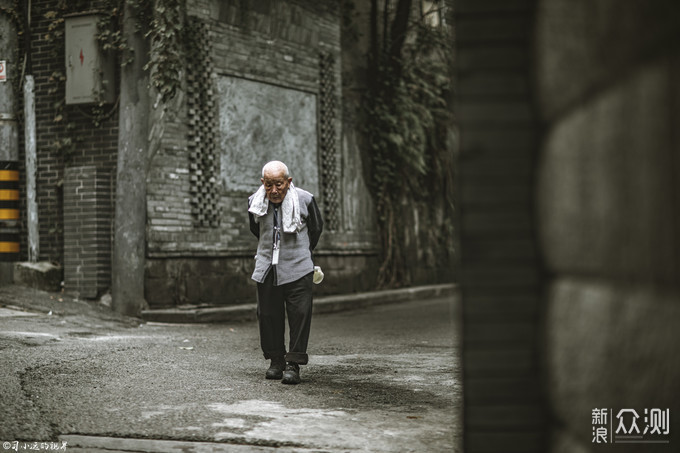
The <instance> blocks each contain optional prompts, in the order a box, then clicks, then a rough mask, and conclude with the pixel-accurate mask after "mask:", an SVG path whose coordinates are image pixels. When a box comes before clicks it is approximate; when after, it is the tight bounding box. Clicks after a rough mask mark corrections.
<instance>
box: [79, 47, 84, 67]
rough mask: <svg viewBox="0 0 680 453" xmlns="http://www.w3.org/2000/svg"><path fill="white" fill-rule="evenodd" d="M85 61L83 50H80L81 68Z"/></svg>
mask: <svg viewBox="0 0 680 453" xmlns="http://www.w3.org/2000/svg"><path fill="white" fill-rule="evenodd" d="M84 59H85V57H84V56H83V49H80V66H82V65H83V60H84Z"/></svg>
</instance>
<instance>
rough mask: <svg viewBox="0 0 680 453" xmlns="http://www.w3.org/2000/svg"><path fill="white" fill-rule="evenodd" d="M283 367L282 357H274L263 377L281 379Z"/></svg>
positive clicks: (284, 362) (284, 363) (284, 365)
mask: <svg viewBox="0 0 680 453" xmlns="http://www.w3.org/2000/svg"><path fill="white" fill-rule="evenodd" d="M284 368H286V361H285V360H284V359H283V357H274V358H273V359H272V363H271V365H269V369H268V370H267V373H265V375H264V377H265V378H267V379H281V378H282V377H283V370H284Z"/></svg>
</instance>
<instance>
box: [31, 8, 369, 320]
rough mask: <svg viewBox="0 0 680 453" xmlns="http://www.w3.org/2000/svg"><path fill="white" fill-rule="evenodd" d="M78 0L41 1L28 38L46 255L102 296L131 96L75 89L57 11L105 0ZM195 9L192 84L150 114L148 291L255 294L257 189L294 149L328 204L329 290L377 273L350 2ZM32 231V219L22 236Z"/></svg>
mask: <svg viewBox="0 0 680 453" xmlns="http://www.w3.org/2000/svg"><path fill="white" fill-rule="evenodd" d="M76 3H77V4H76ZM76 3H74V4H71V5H64V4H63V3H60V2H56V1H49V0H45V1H36V2H33V4H32V7H31V11H30V16H31V24H32V25H31V34H30V39H29V40H27V41H26V42H25V43H24V44H23V47H25V48H26V49H24V50H26V51H27V52H28V53H30V55H31V60H32V67H31V71H32V73H33V75H34V77H35V80H36V94H35V95H36V105H37V109H36V113H37V137H38V144H37V145H38V146H37V148H38V171H37V178H38V183H37V199H38V206H39V219H40V220H39V222H40V223H39V225H40V242H41V243H40V245H41V247H40V259H42V260H50V261H55V262H59V263H61V264H63V268H64V285H65V290H66V291H67V292H70V293H73V294H78V295H80V296H82V297H87V298H95V297H98V296H100V295H101V294H103V293H104V292H106V291H107V290H108V289H109V287H110V285H111V280H110V273H111V253H112V250H113V247H114V246H115V244H113V234H112V232H113V228H114V225H113V223H114V214H113V213H114V209H113V206H114V203H115V200H114V194H115V193H116V180H115V179H116V176H115V175H116V171H115V169H116V158H117V146H118V142H117V140H118V121H119V118H118V114H119V109H118V105H117V101H113V102H111V103H105V104H103V105H95V104H88V103H84V104H71V103H68V102H64V99H65V98H66V93H65V89H64V86H65V84H64V80H63V76H64V74H63V73H64V65H65V63H64V62H65V60H68V58H69V56H68V55H66V54H67V53H68V50H65V49H64V45H63V42H64V36H63V34H64V33H63V30H64V26H63V24H62V23H61V22H59V20H56V19H55V17H56V18H57V19H58V18H61V17H69V16H73V15H78V14H81V13H91V12H93V11H94V12H102V11H105V10H106V8H107V7H108V3H107V1H103V0H102V1H95V0H93V1H89V2H76ZM186 13H187V14H186V24H185V25H186V29H187V31H188V34H187V36H188V39H187V42H186V46H185V54H184V55H182V57H183V61H184V62H185V65H186V66H185V69H184V72H183V74H182V85H181V87H180V89H179V91H178V94H177V95H176V97H175V98H174V99H173V100H172V101H171V103H170V104H169V105H167V106H166V109H165V110H164V111H163V113H162V114H155V115H156V116H155V117H154V121H153V124H152V125H151V126H150V128H151V133H150V140H152V141H153V142H154V146H153V147H151V148H152V149H151V156H150V168H149V172H148V176H147V181H146V184H147V202H146V204H147V213H146V215H147V220H146V225H147V228H146V238H147V241H146V267H145V288H146V289H145V298H146V300H147V302H148V303H149V305H150V306H151V307H166V306H172V305H182V304H211V305H225V304H227V305H228V304H234V303H242V302H244V301H251V300H252V297H253V288H252V287H251V286H252V285H253V284H252V282H251V281H250V279H249V275H250V273H251V270H252V267H253V259H252V258H253V254H254V250H255V245H256V244H255V239H254V238H253V237H252V235H251V234H250V233H249V231H248V228H247V215H246V203H247V197H248V195H249V194H250V193H252V192H253V191H254V190H256V189H257V187H258V186H259V176H260V175H259V172H260V169H261V167H262V165H263V164H264V163H266V162H267V161H268V160H271V159H280V160H283V161H285V162H286V163H287V164H288V165H289V167H290V168H291V173H292V176H293V178H294V183H296V184H297V185H298V186H300V187H302V188H305V189H307V190H309V191H311V192H313V193H314V194H315V196H316V198H317V200H318V201H319V204H320V206H321V209H322V211H323V214H324V217H325V220H326V233H325V234H324V235H323V237H322V241H321V243H320V244H319V247H318V248H317V252H316V255H315V257H316V261H318V263H319V264H321V266H322V267H323V268H324V270H325V272H326V275H328V276H332V278H328V279H327V281H326V282H324V285H322V286H320V287H319V288H318V289H319V291H320V292H322V293H323V292H326V293H336V292H346V291H358V290H366V289H369V288H371V286H372V285H373V284H374V281H375V270H376V267H377V266H376V262H377V243H376V237H375V222H374V214H373V207H372V201H371V197H370V194H369V192H368V189H367V184H366V181H365V177H364V173H365V172H364V169H363V168H362V166H361V158H360V155H359V150H358V147H357V145H356V143H354V142H353V141H351V140H347V139H346V137H347V136H351V135H352V127H350V126H345V125H344V124H343V116H344V113H343V100H342V96H343V93H342V90H343V83H342V74H343V66H342V65H343V62H342V57H341V53H342V52H341V11H340V6H339V3H338V2H335V1H330V0H329V1H320V2H319V1H314V2H312V1H297V0H290V1H276V2H274V1H268V2H256V1H246V2H233V1H226V2H224V1H217V0H212V1H210V0H195V1H188V2H187V4H186ZM68 61H71V60H68ZM114 76H115V74H114ZM116 97H117V93H116V95H114V96H113V99H115V98H116ZM150 114H152V113H151V112H150ZM20 142H22V140H20ZM20 163H21V165H23V155H21V156H20ZM22 195H23V196H24V197H25V194H22ZM23 216H24V218H23V221H24V223H25V213H23ZM25 243H26V233H25V229H24V232H23V237H22V250H25V246H24V245H25ZM23 258H25V257H23Z"/></svg>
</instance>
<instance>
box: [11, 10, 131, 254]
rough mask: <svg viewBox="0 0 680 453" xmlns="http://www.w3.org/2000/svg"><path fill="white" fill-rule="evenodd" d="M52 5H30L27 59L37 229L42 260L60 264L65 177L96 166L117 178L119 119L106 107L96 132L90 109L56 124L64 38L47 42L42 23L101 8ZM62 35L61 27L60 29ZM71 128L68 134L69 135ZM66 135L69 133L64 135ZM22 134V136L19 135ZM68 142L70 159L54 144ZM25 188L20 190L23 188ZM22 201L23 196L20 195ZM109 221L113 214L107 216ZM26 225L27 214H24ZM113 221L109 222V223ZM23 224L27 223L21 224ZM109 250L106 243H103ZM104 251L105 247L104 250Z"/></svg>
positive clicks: (69, 111) (66, 112)
mask: <svg viewBox="0 0 680 453" xmlns="http://www.w3.org/2000/svg"><path fill="white" fill-rule="evenodd" d="M58 3H59V2H57V1H55V0H42V1H40V0H38V1H34V2H32V9H31V56H32V73H33V76H34V78H35V104H36V124H37V130H36V136H37V153H38V159H37V162H38V171H37V175H36V177H37V192H38V193H37V199H38V220H39V225H40V259H41V260H51V261H57V262H62V263H63V262H64V243H63V233H64V224H63V216H62V209H63V208H64V207H65V206H64V205H63V200H62V197H63V185H64V183H65V177H64V172H65V169H66V168H68V167H78V166H82V165H91V166H95V167H96V168H98V169H101V170H105V171H106V172H107V173H106V174H108V175H110V174H115V166H116V157H117V139H118V115H117V108H116V106H115V105H107V106H104V108H103V109H104V117H103V118H102V121H101V124H100V125H99V126H95V125H94V123H93V117H94V116H95V113H96V112H95V111H93V109H92V107H90V106H65V108H64V109H63V112H62V114H61V119H60V120H59V121H55V118H56V117H57V111H56V109H55V104H56V103H59V102H62V101H63V100H64V97H65V92H64V83H63V82H62V81H59V80H54V77H53V75H54V73H55V72H60V73H65V69H64V42H63V38H60V39H58V40H56V41H51V40H49V39H46V36H47V35H53V33H52V32H50V31H49V30H48V27H49V25H50V22H51V21H50V20H49V19H47V18H45V14H46V13H48V12H49V11H59V13H60V14H66V13H75V12H79V11H90V10H95V9H97V8H98V7H101V6H102V4H103V2H100V1H92V2H80V5H79V9H78V10H76V9H74V8H75V7H74V6H72V5H71V6H67V9H66V10H61V9H58ZM59 27H60V28H59V30H61V31H63V24H61V25H60V26H59ZM71 128H72V129H71ZM67 129H68V130H67ZM22 132H23V131H22ZM65 138H70V139H72V140H73V141H74V144H75V145H74V149H73V151H72V152H70V153H69V154H68V155H65V154H64V152H63V151H60V150H58V149H56V148H55V142H57V141H58V140H60V139H65ZM19 159H20V164H21V165H22V170H21V172H22V175H23V174H24V173H25V169H24V168H23V165H24V162H25V157H24V152H23V137H22V138H21V139H20V158H19ZM22 187H23V184H22ZM22 196H25V194H22ZM109 215H111V213H109ZM23 216H24V219H25V213H23ZM109 219H110V220H111V216H110V217H109ZM24 221H25V220H24ZM23 231H24V234H23V236H22V247H21V248H22V254H23V255H22V259H26V258H27V257H26V256H25V250H26V248H27V247H26V236H25V228H24V230H23ZM105 242H106V243H107V244H108V242H109V241H108V240H107V241H105ZM102 245H105V244H102Z"/></svg>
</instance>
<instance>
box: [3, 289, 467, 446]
mask: <svg viewBox="0 0 680 453" xmlns="http://www.w3.org/2000/svg"><path fill="white" fill-rule="evenodd" d="M457 310H458V304H457V301H456V300H455V299H454V298H441V299H431V300H416V301H411V302H402V303H397V304H390V305H381V306H376V307H369V308H366V309H362V310H355V311H350V312H343V313H335V314H325V315H315V317H314V319H313V322H312V336H311V339H310V348H309V353H310V364H309V365H307V366H305V367H302V371H301V376H302V383H301V384H300V385H297V386H287V385H282V384H281V383H280V382H278V381H267V380H265V379H264V372H265V370H266V368H267V365H268V363H267V362H266V361H265V360H264V359H263V358H262V355H261V352H260V350H259V345H258V334H257V326H256V324H255V323H254V322H244V323H231V324H217V325H215V324H213V325H189V324H184V325H169V324H154V323H147V324H141V325H140V324H138V323H136V322H134V321H132V322H130V321H129V320H128V321H126V322H121V321H119V320H116V319H110V318H102V317H96V316H92V315H91V314H89V315H62V316H54V315H46V314H29V313H22V312H17V311H13V310H7V309H0V363H1V364H2V367H0V384H1V385H0V401H1V402H2V403H1V404H2V409H1V411H0V414H1V415H0V452H2V451H5V450H3V448H4V447H3V446H2V445H5V444H3V443H2V442H12V441H19V445H18V449H19V451H22V450H21V449H22V445H23V443H24V442H26V441H29V442H34V441H35V442H45V441H50V442H59V443H60V445H63V444H61V442H67V444H66V445H67V448H66V451H71V452H99V451H108V452H111V451H140V452H172V451H189V452H203V451H205V452H209V451H220V452H221V451H225V452H244V453H245V452H255V451H258V452H259V451H262V452H268V451H276V452H293V451H298V452H312V451H314V452H354V451H366V452H395V453H396V452H399V453H403V452H418V453H427V452H460V451H462V447H461V446H460V441H461V429H460V428H461V413H460V411H461V404H462V396H461V395H462V392H461V386H460V378H461V370H460V354H459V351H458V349H457V345H458V341H459V337H460V333H459V330H458V328H457V325H456V320H457V316H455V313H456V311H457ZM5 446H7V445H5ZM10 446H11V444H10ZM23 446H29V447H30V444H26V445H23ZM274 447H277V448H274ZM7 451H9V450H7ZM12 451H14V450H12Z"/></svg>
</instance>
